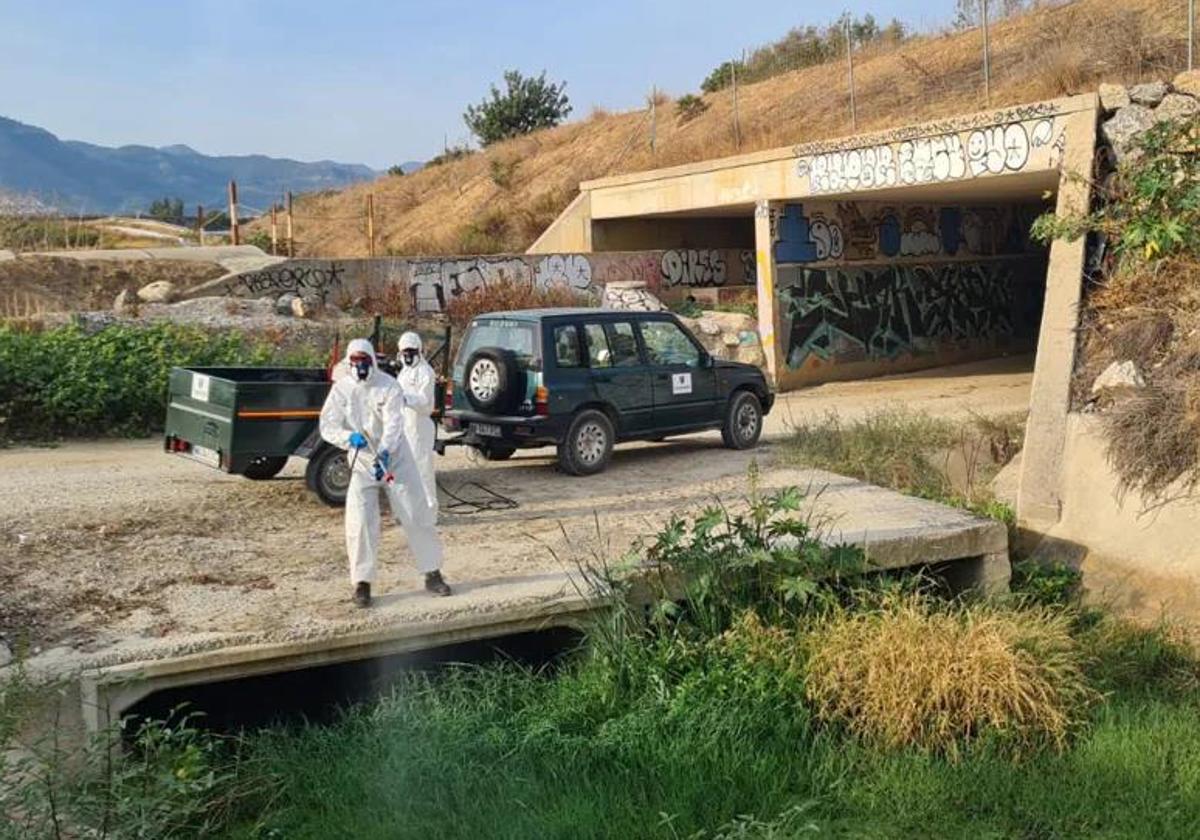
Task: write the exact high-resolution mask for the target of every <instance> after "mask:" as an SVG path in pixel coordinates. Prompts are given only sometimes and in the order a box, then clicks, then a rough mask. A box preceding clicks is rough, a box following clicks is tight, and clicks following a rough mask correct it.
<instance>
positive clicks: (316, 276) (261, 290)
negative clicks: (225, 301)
mask: <svg viewBox="0 0 1200 840" xmlns="http://www.w3.org/2000/svg"><path fill="white" fill-rule="evenodd" d="M345 272H346V269H345V266H343V265H342V264H341V263H338V262H285V263H280V264H279V265H273V266H270V267H268V268H264V269H262V270H260V271H248V272H246V273H244V274H239V275H237V276H236V277H232V278H230V279H229V280H228V281H227V282H226V283H225V294H227V295H239V294H244V295H251V296H254V297H258V296H260V295H281V294H283V293H284V292H295V293H296V294H298V295H313V296H316V297H319V298H320V299H321V301H322V302H324V301H325V300H326V298H327V297H328V295H329V293H330V292H331V291H333V290H334V289H336V288H337V287H338V286H339V285H340V284H341V281H342V276H343V275H344V274H345Z"/></svg>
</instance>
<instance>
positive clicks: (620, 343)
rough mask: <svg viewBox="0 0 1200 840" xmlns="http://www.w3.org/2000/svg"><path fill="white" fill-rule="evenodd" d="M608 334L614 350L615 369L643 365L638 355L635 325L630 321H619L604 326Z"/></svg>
mask: <svg viewBox="0 0 1200 840" xmlns="http://www.w3.org/2000/svg"><path fill="white" fill-rule="evenodd" d="M604 331H605V332H606V333H607V334H608V346H609V348H610V349H611V350H612V363H613V367H634V366H636V365H640V364H641V363H642V359H641V356H640V355H639V354H638V345H637V336H636V335H635V334H634V332H633V324H631V323H629V322H628V321H617V322H615V323H611V324H605V325H604Z"/></svg>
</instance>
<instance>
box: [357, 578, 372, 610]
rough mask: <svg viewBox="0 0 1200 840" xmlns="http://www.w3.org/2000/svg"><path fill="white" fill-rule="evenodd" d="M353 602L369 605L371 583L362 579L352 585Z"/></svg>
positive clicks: (362, 605)
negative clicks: (355, 584)
mask: <svg viewBox="0 0 1200 840" xmlns="http://www.w3.org/2000/svg"><path fill="white" fill-rule="evenodd" d="M354 603H355V604H357V605H358V606H360V607H369V606H371V584H369V583H367V582H366V581H365V580H364V581H361V582H360V583H359V584H358V585H357V586H355V587H354Z"/></svg>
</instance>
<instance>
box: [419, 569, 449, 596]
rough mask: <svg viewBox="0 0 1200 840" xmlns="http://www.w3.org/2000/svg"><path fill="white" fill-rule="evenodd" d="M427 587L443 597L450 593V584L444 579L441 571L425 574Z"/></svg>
mask: <svg viewBox="0 0 1200 840" xmlns="http://www.w3.org/2000/svg"><path fill="white" fill-rule="evenodd" d="M425 589H426V590H427V591H429V592H432V593H433V594H434V595H440V596H442V597H443V598H445V597H446V596H447V595H449V594H450V584H448V583H446V581H444V580H442V573H441V572H430V573H429V574H427V575H425Z"/></svg>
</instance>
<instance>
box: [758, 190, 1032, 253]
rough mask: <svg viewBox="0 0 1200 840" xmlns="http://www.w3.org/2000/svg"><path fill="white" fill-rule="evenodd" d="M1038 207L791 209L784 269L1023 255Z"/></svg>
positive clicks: (780, 245)
mask: <svg viewBox="0 0 1200 840" xmlns="http://www.w3.org/2000/svg"><path fill="white" fill-rule="evenodd" d="M1038 212H1040V210H1039V208H1038V207H1036V206H1024V205H1022V206H1003V207H936V206H929V205H905V206H891V205H882V204H880V205H874V204H863V203H860V202H839V203H838V204H837V205H832V204H828V203H826V204H821V205H819V206H815V207H814V208H813V209H811V210H809V209H808V206H807V205H803V204H788V205H785V207H784V209H783V214H782V216H781V217H780V224H779V239H778V240H777V241H776V243H775V259H776V261H777V262H778V263H780V264H785V265H786V264H788V263H816V262H824V261H829V262H838V263H841V262H858V261H863V260H877V259H880V258H881V257H930V256H946V257H959V256H962V257H970V256H1002V255H1013V254H1022V253H1026V252H1029V251H1031V250H1033V249H1034V246H1033V245H1032V243H1031V242H1030V239H1029V229H1030V226H1031V225H1032V223H1033V219H1034V218H1035V216H1036V215H1037V213H1038Z"/></svg>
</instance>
